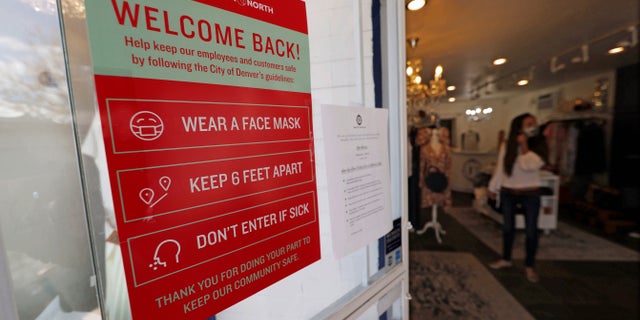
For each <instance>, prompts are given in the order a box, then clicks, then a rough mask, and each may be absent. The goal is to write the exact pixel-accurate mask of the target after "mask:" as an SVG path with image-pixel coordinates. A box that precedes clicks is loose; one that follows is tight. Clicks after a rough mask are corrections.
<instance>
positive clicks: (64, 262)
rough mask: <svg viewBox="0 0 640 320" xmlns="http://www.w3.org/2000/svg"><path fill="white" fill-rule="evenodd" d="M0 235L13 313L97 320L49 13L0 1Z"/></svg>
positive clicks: (60, 61) (54, 23) (54, 25)
mask: <svg viewBox="0 0 640 320" xmlns="http://www.w3.org/2000/svg"><path fill="white" fill-rule="evenodd" d="M0 29H2V30H3V34H2V36H0V74H2V77H0V150H1V151H0V153H1V154H2V156H1V157H0V204H1V206H2V209H3V210H2V211H0V231H1V232H0V234H1V235H2V237H3V239H2V240H3V241H2V242H3V244H4V248H0V250H4V252H3V253H4V254H5V256H6V257H7V260H8V269H9V273H10V276H11V282H12V288H13V296H14V299H15V302H16V305H17V309H18V316H19V318H20V319H100V314H99V311H98V310H99V308H98V302H97V297H96V289H95V286H93V285H92V282H94V281H95V280H94V278H93V275H94V270H93V264H92V261H91V258H90V257H91V255H90V245H89V239H88V236H87V222H86V219H85V213H84V205H83V199H82V192H81V185H80V178H79V171H78V159H77V155H76V154H77V153H76V146H75V143H74V136H73V127H72V121H71V120H72V117H71V111H70V107H69V96H68V87H67V79H66V71H65V64H64V58H63V50H62V45H61V38H60V29H59V22H58V20H57V14H55V12H54V14H47V13H44V12H37V11H35V10H34V8H33V7H31V6H30V5H29V4H27V3H24V2H22V1H19V0H9V1H6V0H5V1H3V2H2V4H1V5H0Z"/></svg>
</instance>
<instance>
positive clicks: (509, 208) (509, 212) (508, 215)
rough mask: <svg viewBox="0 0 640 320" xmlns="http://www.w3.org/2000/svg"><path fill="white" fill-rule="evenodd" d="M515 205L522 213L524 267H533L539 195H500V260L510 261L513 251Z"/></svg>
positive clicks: (536, 239)
mask: <svg viewBox="0 0 640 320" xmlns="http://www.w3.org/2000/svg"><path fill="white" fill-rule="evenodd" d="M517 204H521V206H522V209H521V210H523V211H524V224H525V234H526V244H525V248H526V258H525V266H527V267H533V264H534V262H535V256H536V250H537V249H538V215H539V213H540V196H539V195H514V194H511V193H506V192H501V193H500V206H501V207H502V217H503V219H504V223H503V224H502V229H503V235H502V250H503V253H502V258H503V259H504V260H506V261H511V251H512V249H513V239H514V237H515V232H516V226H515V224H516V219H515V218H516V210H517Z"/></svg>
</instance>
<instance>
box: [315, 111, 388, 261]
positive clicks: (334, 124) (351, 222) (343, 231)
mask: <svg viewBox="0 0 640 320" xmlns="http://www.w3.org/2000/svg"><path fill="white" fill-rule="evenodd" d="M321 112H322V131H323V136H324V148H325V155H326V170H327V183H328V186H329V207H330V209H331V210H330V211H331V228H332V234H333V238H332V239H333V250H334V253H335V255H336V256H337V257H343V256H345V255H347V254H349V253H351V252H353V251H355V250H356V249H358V248H361V247H363V246H366V245H368V244H369V243H371V242H372V241H375V240H377V239H378V238H380V237H382V236H384V235H385V234H386V233H387V232H389V231H390V230H391V229H392V226H393V221H392V215H391V190H390V178H389V171H390V170H389V144H388V132H387V131H388V126H387V119H388V117H389V113H388V111H387V110H386V109H373V108H362V107H360V108H354V107H342V106H331V105H323V106H322V107H321Z"/></svg>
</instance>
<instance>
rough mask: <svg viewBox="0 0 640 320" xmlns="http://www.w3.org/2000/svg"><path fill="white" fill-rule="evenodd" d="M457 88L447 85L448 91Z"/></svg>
mask: <svg viewBox="0 0 640 320" xmlns="http://www.w3.org/2000/svg"><path fill="white" fill-rule="evenodd" d="M454 90H456V86H448V87H447V91H454Z"/></svg>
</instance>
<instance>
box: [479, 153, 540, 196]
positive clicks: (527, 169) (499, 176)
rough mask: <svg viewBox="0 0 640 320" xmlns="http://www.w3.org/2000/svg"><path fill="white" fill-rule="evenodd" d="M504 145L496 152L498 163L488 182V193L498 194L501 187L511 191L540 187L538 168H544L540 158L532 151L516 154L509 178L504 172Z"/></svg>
mask: <svg viewBox="0 0 640 320" xmlns="http://www.w3.org/2000/svg"><path fill="white" fill-rule="evenodd" d="M505 145H506V143H503V144H502V146H501V147H500V152H498V163H497V164H496V167H495V169H494V171H493V175H492V176H491V180H490V181H489V191H491V192H494V193H499V192H500V188H501V187H507V188H511V189H522V188H535V187H540V186H541V183H540V168H542V166H544V161H543V160H542V158H540V156H539V155H537V154H536V153H535V152H533V151H529V152H527V153H525V154H518V156H517V157H516V162H515V163H514V165H513V171H512V173H511V175H510V176H509V175H507V174H506V173H505V172H504V154H505V153H506V147H505Z"/></svg>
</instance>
